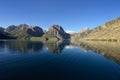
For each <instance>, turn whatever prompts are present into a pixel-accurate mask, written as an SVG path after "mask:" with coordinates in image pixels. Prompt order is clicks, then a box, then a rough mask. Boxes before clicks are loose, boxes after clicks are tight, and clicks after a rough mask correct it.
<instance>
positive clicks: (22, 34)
mask: <svg viewBox="0 0 120 80" xmlns="http://www.w3.org/2000/svg"><path fill="white" fill-rule="evenodd" d="M10 34H11V35H12V36H14V37H16V38H17V39H25V40H29V39H30V38H31V37H41V36H42V35H43V34H44V32H43V30H42V28H40V27H39V26H29V25H27V24H20V25H18V26H17V27H16V28H15V29H14V30H12V31H11V32H10Z"/></svg>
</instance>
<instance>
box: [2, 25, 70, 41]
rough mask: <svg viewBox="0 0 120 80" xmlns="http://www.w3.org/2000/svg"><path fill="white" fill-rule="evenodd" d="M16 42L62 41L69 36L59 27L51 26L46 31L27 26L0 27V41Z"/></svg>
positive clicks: (37, 27)
mask: <svg viewBox="0 0 120 80" xmlns="http://www.w3.org/2000/svg"><path fill="white" fill-rule="evenodd" d="M11 38H15V39H18V40H36V39H37V40H46V41H47V40H53V39H54V40H63V39H70V34H68V33H66V32H65V31H64V29H63V28H62V27H61V26H60V25H53V26H51V27H50V28H49V30H48V31H43V29H42V28H41V27H39V26H29V25H27V24H20V25H18V26H16V25H10V26H8V27H7V28H6V29H4V28H2V27H0V39H11Z"/></svg>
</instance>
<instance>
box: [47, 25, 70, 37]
mask: <svg viewBox="0 0 120 80" xmlns="http://www.w3.org/2000/svg"><path fill="white" fill-rule="evenodd" d="M47 34H49V35H53V36H54V37H56V38H58V39H69V38H70V34H68V33H66V32H65V31H64V29H63V28H62V27H61V26H59V25H53V26H51V27H50V28H49V30H48V32H47Z"/></svg>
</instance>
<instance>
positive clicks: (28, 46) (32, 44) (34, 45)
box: [0, 40, 70, 54]
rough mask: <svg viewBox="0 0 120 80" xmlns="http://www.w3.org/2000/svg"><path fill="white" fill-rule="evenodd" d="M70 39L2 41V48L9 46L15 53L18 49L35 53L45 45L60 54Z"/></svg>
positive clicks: (0, 45) (24, 52)
mask: <svg viewBox="0 0 120 80" xmlns="http://www.w3.org/2000/svg"><path fill="white" fill-rule="evenodd" d="M69 44H70V41H67V42H64V41H63V42H62V41H58V42H44V43H42V42H40V41H9V40H8V41H0V49H1V48H2V49H3V48H7V49H8V50H9V51H12V52H13V53H14V52H15V51H18V52H19V53H22V54H26V53H29V52H30V53H34V52H38V51H41V50H42V49H43V48H44V47H46V48H48V50H49V51H50V52H52V53H54V54H60V53H61V51H62V50H63V49H64V47H65V46H66V45H69Z"/></svg>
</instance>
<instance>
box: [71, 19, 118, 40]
mask: <svg viewBox="0 0 120 80" xmlns="http://www.w3.org/2000/svg"><path fill="white" fill-rule="evenodd" d="M71 39H72V40H76V39H77V40H88V41H91V40H92V41H117V40H120V17H119V18H117V19H114V20H112V21H109V22H107V23H105V24H103V25H102V26H98V27H96V28H94V29H92V30H89V29H87V30H85V31H83V32H80V33H78V34H76V35H74V36H72V38H71Z"/></svg>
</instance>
